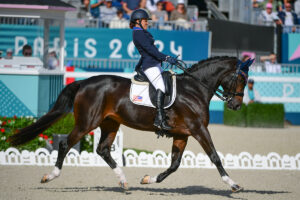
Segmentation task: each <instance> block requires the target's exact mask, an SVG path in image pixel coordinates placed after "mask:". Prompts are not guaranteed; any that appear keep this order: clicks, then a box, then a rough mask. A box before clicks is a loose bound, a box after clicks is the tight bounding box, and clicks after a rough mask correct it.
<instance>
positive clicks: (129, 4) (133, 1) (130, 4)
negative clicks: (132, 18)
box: [123, 0, 146, 15]
mask: <svg viewBox="0 0 300 200" xmlns="http://www.w3.org/2000/svg"><path fill="white" fill-rule="evenodd" d="M145 2H146V0H123V9H124V11H125V12H126V13H127V14H128V15H130V14H131V13H132V11H134V10H135V9H138V8H139V7H140V5H141V4H146V3H145Z"/></svg>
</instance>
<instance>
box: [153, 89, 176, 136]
mask: <svg viewBox="0 0 300 200" xmlns="http://www.w3.org/2000/svg"><path fill="white" fill-rule="evenodd" d="M164 100H165V94H164V93H163V92H162V91H161V90H160V89H158V90H157V91H156V109H157V114H156V117H155V120H154V126H156V127H158V128H160V129H162V130H171V129H172V127H170V126H169V125H168V123H167V121H166V115H165V112H164Z"/></svg>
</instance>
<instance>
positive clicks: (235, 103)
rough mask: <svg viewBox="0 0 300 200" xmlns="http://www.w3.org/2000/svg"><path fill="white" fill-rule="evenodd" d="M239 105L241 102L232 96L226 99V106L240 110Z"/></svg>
mask: <svg viewBox="0 0 300 200" xmlns="http://www.w3.org/2000/svg"><path fill="white" fill-rule="evenodd" d="M241 105H242V103H240V102H239V101H238V100H236V99H234V98H233V99H230V100H229V101H228V104H227V107H228V108H229V109H232V110H240V109H241Z"/></svg>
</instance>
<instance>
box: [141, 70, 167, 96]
mask: <svg viewBox="0 0 300 200" xmlns="http://www.w3.org/2000/svg"><path fill="white" fill-rule="evenodd" d="M144 73H145V74H146V76H147V78H148V79H149V81H150V82H151V83H152V85H153V86H154V87H155V89H156V90H158V89H160V90H161V91H162V92H163V93H165V91H166V89H165V84H164V80H163V78H162V75H161V67H160V65H157V66H154V67H150V68H148V69H146V70H145V71H144Z"/></svg>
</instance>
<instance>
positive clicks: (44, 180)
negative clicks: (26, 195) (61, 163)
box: [41, 174, 50, 183]
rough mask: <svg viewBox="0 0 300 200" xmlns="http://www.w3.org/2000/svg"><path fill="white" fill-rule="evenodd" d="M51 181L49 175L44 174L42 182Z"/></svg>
mask: <svg viewBox="0 0 300 200" xmlns="http://www.w3.org/2000/svg"><path fill="white" fill-rule="evenodd" d="M49 181H50V180H49V178H48V175H47V174H45V175H44V176H43V178H42V180H41V183H47V182H49Z"/></svg>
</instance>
